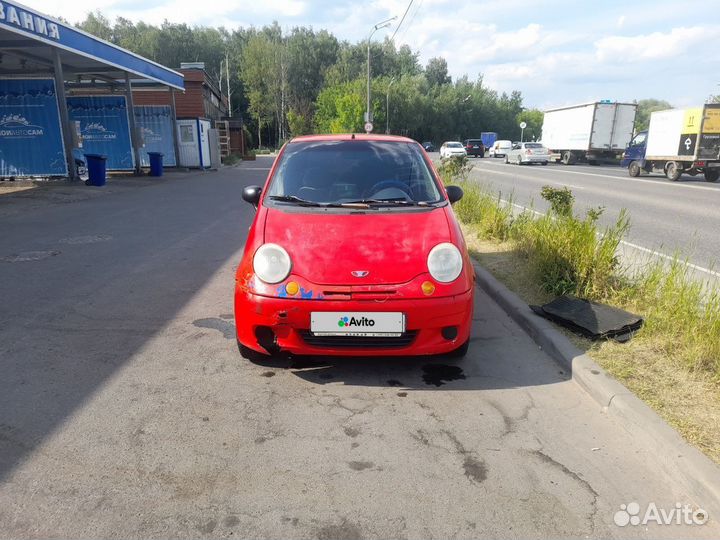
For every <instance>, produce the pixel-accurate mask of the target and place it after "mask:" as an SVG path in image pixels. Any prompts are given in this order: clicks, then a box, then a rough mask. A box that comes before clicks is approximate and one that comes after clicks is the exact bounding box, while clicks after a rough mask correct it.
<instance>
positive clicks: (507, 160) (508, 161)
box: [505, 156, 510, 164]
mask: <svg viewBox="0 0 720 540" xmlns="http://www.w3.org/2000/svg"><path fill="white" fill-rule="evenodd" d="M505 163H506V164H507V163H510V160H509V159H508V157H507V156H505Z"/></svg>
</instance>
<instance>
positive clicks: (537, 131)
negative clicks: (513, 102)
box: [515, 109, 545, 141]
mask: <svg viewBox="0 0 720 540" xmlns="http://www.w3.org/2000/svg"><path fill="white" fill-rule="evenodd" d="M544 116H545V113H543V112H542V111H541V110H538V109H525V110H524V111H522V112H521V113H519V114H518V115H517V116H516V117H515V123H516V124H518V125H520V122H525V123H526V124H527V127H526V128H525V130H524V131H523V133H522V135H523V139H524V140H526V141H539V140H540V137H542V124H543V117H544Z"/></svg>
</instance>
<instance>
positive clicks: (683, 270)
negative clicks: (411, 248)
mask: <svg viewBox="0 0 720 540" xmlns="http://www.w3.org/2000/svg"><path fill="white" fill-rule="evenodd" d="M457 161H458V162H457V163H452V164H449V163H445V164H443V165H442V166H441V167H440V168H439V171H440V173H441V175H442V176H443V178H444V180H445V181H446V182H447V183H453V184H456V185H460V186H461V187H462V188H463V190H464V192H465V196H464V197H463V199H462V200H461V201H459V202H458V203H456V205H455V212H456V215H457V216H458V218H459V219H460V221H461V222H462V223H463V229H464V231H465V236H466V240H467V242H468V246H469V248H470V250H471V253H472V255H473V256H474V257H475V258H477V259H478V260H479V261H480V262H481V263H482V264H483V265H484V266H486V267H487V268H488V270H490V271H491V272H492V273H493V274H494V275H496V277H498V278H499V279H500V280H501V281H503V282H504V283H505V284H506V285H507V286H508V287H509V288H510V289H511V290H513V291H515V292H516V293H517V294H518V295H519V296H520V297H521V298H523V299H524V300H525V301H526V302H527V303H544V302H546V301H548V300H550V299H552V298H553V297H555V296H557V295H560V294H573V295H576V296H579V297H582V298H589V299H592V300H597V301H602V302H605V303H608V304H611V305H614V306H617V307H620V308H622V309H626V310H628V311H631V312H634V313H638V314H641V315H642V316H643V317H644V319H645V325H644V327H643V328H642V329H641V330H640V331H639V332H638V333H637V334H636V336H635V337H634V339H633V340H632V341H631V342H630V343H626V344H622V345H621V344H618V343H615V342H612V341H600V342H590V341H588V340H585V339H583V338H580V337H578V336H574V335H572V336H570V337H571V339H572V341H573V342H575V344H576V345H578V346H579V347H580V348H582V349H584V350H587V351H588V353H589V354H590V355H591V356H592V357H593V358H594V359H595V360H596V361H597V362H598V363H599V364H600V365H602V366H603V368H605V369H606V370H607V371H608V372H609V373H610V374H612V375H613V376H614V377H616V378H618V379H619V380H621V381H622V382H623V383H624V384H626V386H628V388H630V389H631V390H632V391H633V392H635V393H636V394H637V395H638V396H639V397H640V398H641V399H643V400H645V401H646V402H647V403H648V404H649V405H650V406H651V407H653V408H654V409H655V410H656V411H657V412H658V413H659V414H660V415H661V416H662V417H663V418H665V420H667V421H668V422H669V423H670V424H671V425H672V426H674V427H675V428H676V429H677V430H678V431H679V432H680V433H681V434H682V435H683V436H684V437H685V438H686V439H687V440H688V441H689V442H691V443H693V444H695V445H696V446H697V447H698V448H700V449H701V450H703V451H704V452H705V453H706V454H707V455H708V456H709V457H711V458H712V459H713V460H715V461H716V462H718V463H720V290H719V289H718V287H717V285H714V284H708V283H701V282H699V281H697V280H696V278H695V276H694V275H693V273H692V271H691V269H690V268H689V267H688V265H687V261H685V260H684V259H682V258H681V257H680V255H677V256H676V257H675V258H674V259H673V260H672V261H670V262H667V261H661V260H653V261H649V262H648V264H646V265H644V266H643V267H641V268H640V269H636V270H629V269H627V268H626V267H624V266H623V265H622V262H621V261H620V260H619V256H618V247H619V244H620V241H621V240H622V239H623V238H624V237H625V236H626V235H627V233H628V231H629V229H630V219H629V216H628V215H627V214H626V213H625V212H622V213H621V214H620V217H619V218H618V220H617V221H616V222H615V223H614V224H612V225H611V226H609V227H606V228H601V227H600V226H599V224H598V218H599V216H600V215H601V213H602V209H601V208H595V209H590V210H589V211H588V212H586V213H585V215H581V216H579V215H575V214H574V213H573V209H572V202H573V199H572V193H570V191H569V190H567V189H563V190H557V189H554V188H550V187H547V186H546V188H545V189H544V190H543V193H542V196H543V197H544V198H545V199H546V200H548V201H549V202H550V204H551V211H550V212H549V213H548V214H547V215H537V214H536V213H534V212H532V211H529V210H524V211H522V212H520V213H518V212H517V211H515V210H514V207H513V206H512V201H507V200H505V201H504V200H503V199H502V198H501V197H500V196H499V195H498V194H496V193H494V192H493V191H492V189H491V188H489V187H488V186H482V185H479V184H477V183H476V182H472V181H468V179H467V173H468V168H467V166H466V164H464V163H463V162H462V160H457ZM566 334H568V335H569V333H568V332H566Z"/></svg>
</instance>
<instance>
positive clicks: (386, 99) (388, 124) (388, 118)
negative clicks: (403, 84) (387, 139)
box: [385, 77, 395, 135]
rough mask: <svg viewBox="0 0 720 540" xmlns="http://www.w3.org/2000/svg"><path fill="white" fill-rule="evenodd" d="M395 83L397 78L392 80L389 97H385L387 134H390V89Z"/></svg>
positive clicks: (389, 85)
mask: <svg viewBox="0 0 720 540" xmlns="http://www.w3.org/2000/svg"><path fill="white" fill-rule="evenodd" d="M394 82H395V77H393V78H392V79H390V83H389V84H388V87H387V95H386V96H385V134H386V135H389V134H390V87H391V86H392V85H393V83H394Z"/></svg>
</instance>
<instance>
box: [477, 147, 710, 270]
mask: <svg viewBox="0 0 720 540" xmlns="http://www.w3.org/2000/svg"><path fill="white" fill-rule="evenodd" d="M470 163H471V164H472V165H473V175H472V176H473V178H475V179H477V180H478V181H480V182H482V183H484V184H489V185H491V186H492V187H493V189H495V190H498V191H500V192H502V193H503V197H504V198H510V197H512V198H513V200H514V202H515V203H516V204H519V205H522V206H530V205H533V206H534V208H535V209H536V210H538V211H541V212H545V211H546V210H547V208H548V205H547V203H546V202H545V201H544V200H543V199H542V198H541V197H540V190H541V188H542V186H544V185H546V184H549V185H551V186H555V187H568V188H570V189H571V190H572V192H573V195H574V196H575V201H576V202H575V206H576V209H577V210H578V211H582V210H584V209H587V208H590V207H598V206H603V207H605V212H604V215H603V216H602V219H601V222H602V223H603V224H610V223H612V222H614V221H615V220H616V219H617V217H618V214H619V212H620V210H621V209H623V208H625V209H627V210H628V212H629V214H630V220H631V230H630V233H629V236H628V238H627V241H628V242H630V243H631V244H633V245H634V246H639V247H642V248H645V249H648V250H652V251H657V252H661V253H664V254H666V255H672V254H673V253H674V252H675V251H679V252H680V253H682V254H683V255H685V256H688V257H689V258H690V260H691V261H692V262H693V263H694V264H696V265H698V266H700V267H703V268H706V269H709V270H713V271H715V272H717V271H718V270H719V269H718V267H717V263H719V262H720V235H718V234H717V232H716V231H718V230H720V210H719V209H720V183H709V182H706V181H705V180H704V179H703V177H702V176H696V177H691V176H688V175H683V176H682V178H681V180H680V181H678V182H670V181H668V180H667V179H666V178H665V177H664V176H661V175H659V174H653V175H647V176H646V175H643V176H641V177H638V178H630V177H629V176H628V174H627V171H626V170H625V169H621V168H619V167H612V166H589V165H573V166H570V167H568V166H565V165H559V164H554V163H551V164H549V165H548V166H547V167H543V166H540V165H532V166H528V165H523V166H518V165H506V164H505V163H504V162H503V160H502V159H491V158H485V159H471V160H470ZM705 277H707V273H705ZM715 277H720V275H716V276H715Z"/></svg>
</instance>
